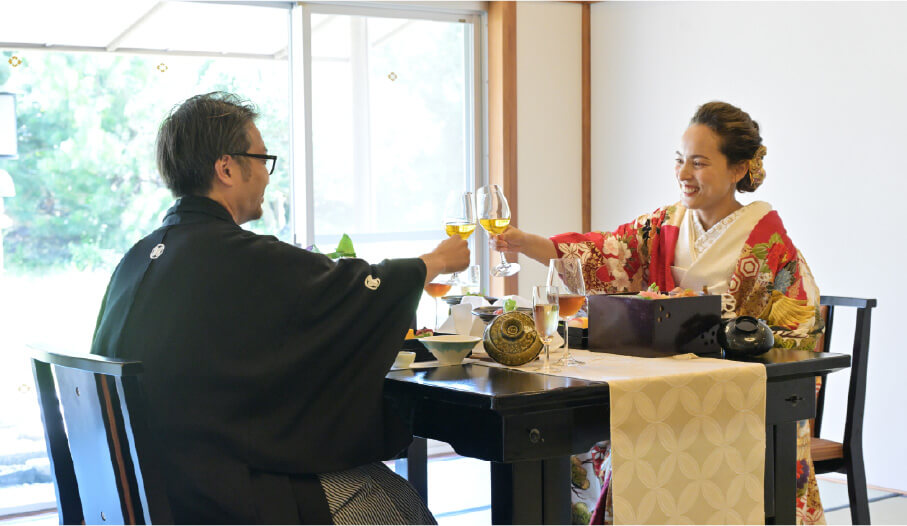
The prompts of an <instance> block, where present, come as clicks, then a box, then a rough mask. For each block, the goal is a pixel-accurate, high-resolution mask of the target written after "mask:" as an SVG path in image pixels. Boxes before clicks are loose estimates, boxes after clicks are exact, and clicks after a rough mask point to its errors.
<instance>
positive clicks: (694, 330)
mask: <svg viewBox="0 0 907 526" xmlns="http://www.w3.org/2000/svg"><path fill="white" fill-rule="evenodd" d="M588 301H589V348H590V349H591V350H609V349H613V348H616V347H623V348H636V347H639V348H645V349H649V350H654V351H657V352H658V353H660V354H668V355H670V354H686V353H695V354H720V353H721V347H720V346H719V345H718V340H717V333H718V323H719V322H720V321H721V296H717V295H710V296H692V297H679V298H665V299H655V300H653V299H646V298H641V297H639V296H637V295H636V294H633V295H629V294H601V295H592V296H589V297H588Z"/></svg>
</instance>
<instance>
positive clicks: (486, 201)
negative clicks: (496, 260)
mask: <svg viewBox="0 0 907 526" xmlns="http://www.w3.org/2000/svg"><path fill="white" fill-rule="evenodd" d="M476 208H477V209H478V210H477V211H478V213H479V224H481V225H482V228H484V229H485V231H486V232H488V233H489V234H491V235H498V234H500V233H502V232H504V230H507V225H509V224H510V206H509V205H508V204H507V198H506V197H504V192H503V191H501V187H500V186H498V185H496V184H490V185H485V186H483V187H481V188H479V189H478V191H477V192H476ZM519 271H520V264H519V263H508V262H507V257H506V256H505V255H504V253H503V252H501V264H500V265H498V266H496V267H494V268H493V269H491V275H492V276H496V277H499V278H500V277H504V276H513V275H514V274H516V273H517V272H519Z"/></svg>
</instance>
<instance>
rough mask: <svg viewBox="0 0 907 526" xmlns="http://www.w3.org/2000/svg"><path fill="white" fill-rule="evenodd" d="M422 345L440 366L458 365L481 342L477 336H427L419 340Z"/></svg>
mask: <svg viewBox="0 0 907 526" xmlns="http://www.w3.org/2000/svg"><path fill="white" fill-rule="evenodd" d="M421 341H422V344H423V345H425V346H426V347H428V350H429V351H430V352H431V353H432V354H433V355H434V356H435V358H437V359H438V363H439V364H441V365H459V364H461V363H463V358H466V356H467V355H468V354H469V353H470V351H472V349H473V348H474V347H475V346H476V344H477V343H479V342H480V341H482V338H479V337H478V336H464V335H460V334H448V335H445V336H428V337H426V338H422V339H421Z"/></svg>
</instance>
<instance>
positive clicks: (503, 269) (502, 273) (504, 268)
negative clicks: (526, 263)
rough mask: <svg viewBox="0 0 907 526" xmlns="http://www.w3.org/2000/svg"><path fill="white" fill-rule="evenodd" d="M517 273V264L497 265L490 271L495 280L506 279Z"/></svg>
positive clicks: (518, 268) (518, 269) (518, 267)
mask: <svg viewBox="0 0 907 526" xmlns="http://www.w3.org/2000/svg"><path fill="white" fill-rule="evenodd" d="M519 271H520V264H519V263H508V264H506V265H498V266H496V267H494V268H493V269H491V275H492V276H494V277H496V278H506V277H507V276H513V275H514V274H516V273H517V272H519Z"/></svg>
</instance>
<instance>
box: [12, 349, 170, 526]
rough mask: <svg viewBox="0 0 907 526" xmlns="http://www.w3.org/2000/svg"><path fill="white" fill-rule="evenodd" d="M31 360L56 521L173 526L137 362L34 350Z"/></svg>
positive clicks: (140, 369)
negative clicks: (51, 476)
mask: <svg viewBox="0 0 907 526" xmlns="http://www.w3.org/2000/svg"><path fill="white" fill-rule="evenodd" d="M30 357H31V363H32V371H33V373H34V375H35V387H36V389H37V392H38V402H39V406H40V408H41V420H42V422H43V423H44V432H45V438H46V440H47V452H48V457H49V458H50V466H51V471H52V472H53V475H54V488H55V490H56V493H57V495H56V496H57V503H58V510H57V511H58V514H59V517H60V523H61V524H83V523H84V524H153V523H172V522H173V521H172V519H171V514H170V505H169V501H168V499H167V494H166V490H165V487H164V482H163V479H162V476H161V473H160V471H159V468H158V466H157V465H156V464H155V455H154V452H153V447H154V444H153V442H152V441H151V440H150V437H149V436H148V435H149V432H148V427H147V421H146V413H145V397H144V392H143V390H142V385H141V374H142V363H141V362H137V361H124V360H117V359H111V358H105V357H101V356H94V355H89V354H69V353H65V352H59V351H50V350H45V349H38V348H31V349H30ZM61 409H62V413H61Z"/></svg>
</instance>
